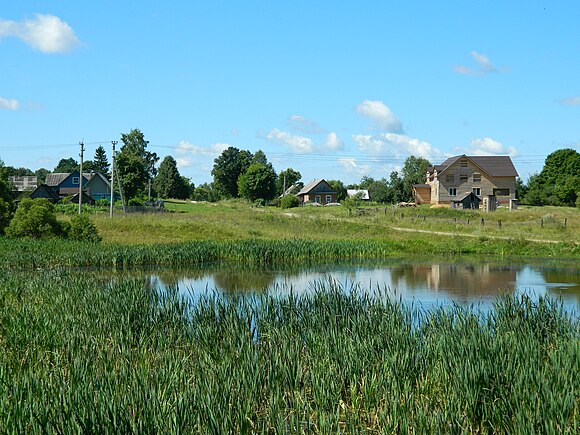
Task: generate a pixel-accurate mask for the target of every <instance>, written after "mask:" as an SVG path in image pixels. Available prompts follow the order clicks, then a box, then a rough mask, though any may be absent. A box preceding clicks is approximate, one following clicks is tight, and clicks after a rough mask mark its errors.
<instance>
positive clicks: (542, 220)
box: [540, 218, 544, 228]
mask: <svg viewBox="0 0 580 435" xmlns="http://www.w3.org/2000/svg"><path fill="white" fill-rule="evenodd" d="M540 226H541V227H542V228H544V218H542V219H541V220H540Z"/></svg>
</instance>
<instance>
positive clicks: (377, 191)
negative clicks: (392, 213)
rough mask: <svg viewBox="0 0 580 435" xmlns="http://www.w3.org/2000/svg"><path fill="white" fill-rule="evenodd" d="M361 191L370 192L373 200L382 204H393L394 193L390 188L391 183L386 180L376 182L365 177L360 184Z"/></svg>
mask: <svg viewBox="0 0 580 435" xmlns="http://www.w3.org/2000/svg"><path fill="white" fill-rule="evenodd" d="M359 189H365V190H368V191H369V197H370V198H371V200H373V201H376V202H381V203H387V202H391V201H390V200H391V198H392V192H391V189H390V187H389V182H388V181H387V180H386V179H385V178H381V179H380V180H375V179H374V178H372V177H367V176H364V177H363V178H362V179H361V182H360V184H359Z"/></svg>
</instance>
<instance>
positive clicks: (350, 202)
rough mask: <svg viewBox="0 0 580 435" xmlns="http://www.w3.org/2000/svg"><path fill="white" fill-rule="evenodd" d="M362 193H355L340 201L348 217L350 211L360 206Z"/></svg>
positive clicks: (350, 213)
mask: <svg viewBox="0 0 580 435" xmlns="http://www.w3.org/2000/svg"><path fill="white" fill-rule="evenodd" d="M363 195H364V194H363V192H357V193H355V194H354V195H352V196H347V197H346V198H344V199H343V200H342V201H341V204H342V205H343V206H345V207H346V208H347V209H348V215H349V216H350V215H352V210H353V209H355V208H357V207H358V206H359V205H360V202H361V201H362V198H363Z"/></svg>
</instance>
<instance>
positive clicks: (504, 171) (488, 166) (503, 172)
mask: <svg viewBox="0 0 580 435" xmlns="http://www.w3.org/2000/svg"><path fill="white" fill-rule="evenodd" d="M462 158H466V159H468V160H471V162H472V163H473V164H474V165H476V166H477V167H479V168H481V169H482V170H483V171H485V172H486V173H487V174H489V175H491V176H494V177H517V176H518V171H516V168H515V167H514V164H513V163H512V159H511V158H510V156H466V155H465V154H463V155H460V156H454V157H449V158H448V159H447V160H445V161H444V162H443V163H441V164H440V165H435V166H433V167H431V168H429V170H433V169H435V170H437V172H439V173H441V172H444V171H445V170H447V168H449V167H450V166H451V165H453V164H454V163H455V162H457V160H459V159H462Z"/></svg>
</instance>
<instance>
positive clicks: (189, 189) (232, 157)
mask: <svg viewBox="0 0 580 435" xmlns="http://www.w3.org/2000/svg"><path fill="white" fill-rule="evenodd" d="M121 143H122V145H121V147H120V150H119V152H118V153H117V155H116V166H117V171H116V172H118V175H119V179H120V183H121V186H122V189H123V194H124V196H125V198H126V199H127V200H128V201H129V203H133V204H139V203H142V202H144V201H145V200H146V199H147V198H148V196H149V193H151V194H152V196H153V197H157V198H176V199H192V200H198V201H210V202H215V201H219V200H221V199H228V198H245V199H247V200H249V201H252V202H255V201H260V202H272V201H274V202H276V201H279V198H280V197H281V196H283V194H284V192H285V191H290V192H291V193H296V192H297V190H299V189H300V188H301V187H302V186H303V185H304V184H303V182H302V175H301V174H300V172H299V171H298V170H296V169H293V168H286V169H285V170H282V171H280V172H279V173H277V172H276V170H275V169H274V167H273V165H272V163H271V162H269V161H268V159H267V156H266V154H265V153H264V152H263V151H261V150H258V151H256V152H255V153H252V152H250V151H249V150H240V149H238V148H235V147H229V148H227V149H226V150H224V151H223V152H222V153H221V154H220V155H219V156H218V157H217V158H216V159H215V160H214V165H213V168H212V171H211V175H212V177H213V181H212V182H210V183H203V184H200V185H199V186H195V185H194V184H193V183H192V182H191V180H190V179H188V178H186V177H184V176H182V175H181V174H180V173H179V170H178V168H177V162H176V160H175V159H174V158H173V157H172V156H170V155H169V156H166V157H165V158H164V159H163V160H162V161H161V163H160V164H159V165H158V166H157V163H158V162H159V160H160V159H159V157H158V156H157V154H156V153H154V152H150V151H149V150H148V149H147V147H148V144H149V142H148V141H147V140H145V136H144V134H143V133H142V132H141V131H140V130H139V129H133V130H131V131H130V132H129V133H127V134H122V135H121ZM429 166H432V165H431V162H429V161H428V160H426V159H424V158H422V157H416V156H409V157H408V158H407V159H406V160H405V161H404V163H403V167H402V168H401V171H400V172H398V171H393V172H391V173H390V175H389V176H388V177H383V178H380V179H375V178H373V177H369V176H363V177H362V179H361V180H360V182H359V183H354V184H349V185H345V184H344V183H343V182H342V181H341V180H338V179H327V180H326V181H327V182H328V183H329V184H330V185H331V186H332V187H333V189H334V190H335V191H336V192H337V194H338V200H339V201H342V200H344V199H345V198H346V196H347V195H346V191H347V189H365V190H368V192H369V196H370V198H371V199H372V201H374V202H377V203H398V202H401V201H411V200H412V198H413V192H412V186H413V184H419V183H424V182H425V173H426V169H427V167H429ZM78 167H79V163H78V162H77V161H76V160H75V159H73V158H68V159H61V160H60V161H59V163H58V165H57V166H56V167H55V168H54V170H53V171H52V172H72V171H74V170H77V169H78ZM110 169H111V165H110V163H109V161H108V159H107V155H106V152H105V149H104V148H103V147H102V146H99V147H98V148H97V150H96V151H95V155H94V158H93V159H92V160H89V161H86V162H83V171H84V172H91V171H95V172H101V173H103V174H105V175H107V176H109V177H110V173H109V171H110ZM0 171H1V175H2V178H4V180H6V179H7V177H8V176H10V175H36V176H37V177H38V181H39V183H42V182H44V180H45V178H46V175H47V174H48V173H50V172H51V171H49V170H47V169H45V168H41V169H38V170H37V171H34V172H33V171H31V170H30V169H27V168H14V167H10V166H4V165H3V163H2V161H1V160H0ZM291 187H294V190H292V189H290V188H291ZM6 188H7V187H6ZM516 196H517V198H518V199H519V201H520V203H522V204H530V205H563V206H578V205H579V204H578V203H579V201H580V199H579V198H580V154H579V153H578V152H577V151H575V150H573V149H561V150H557V151H555V152H553V153H551V154H550V155H549V156H548V157H547V158H546V161H545V164H544V167H543V169H542V171H541V172H540V173H537V174H533V175H532V176H530V178H529V181H528V183H527V184H525V183H523V182H522V180H521V179H517V180H516ZM0 207H1V205H0ZM0 210H1V208H0ZM0 213H1V211H0ZM0 219H1V218H0Z"/></svg>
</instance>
